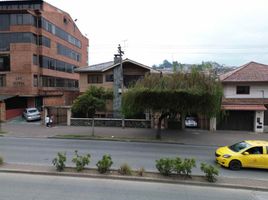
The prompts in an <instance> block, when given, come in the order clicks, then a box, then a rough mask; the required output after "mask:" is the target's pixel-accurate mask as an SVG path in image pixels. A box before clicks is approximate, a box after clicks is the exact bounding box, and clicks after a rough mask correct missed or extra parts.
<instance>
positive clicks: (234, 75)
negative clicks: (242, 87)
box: [220, 62, 268, 82]
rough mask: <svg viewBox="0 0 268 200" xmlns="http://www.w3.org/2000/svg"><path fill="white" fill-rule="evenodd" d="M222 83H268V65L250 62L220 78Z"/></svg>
mask: <svg viewBox="0 0 268 200" xmlns="http://www.w3.org/2000/svg"><path fill="white" fill-rule="evenodd" d="M220 80H221V81H222V82H268V65H264V64H260V63H256V62H250V63H247V64H245V65H243V66H241V67H239V68H237V69H235V70H233V71H230V72H227V73H226V74H223V75H221V76H220Z"/></svg>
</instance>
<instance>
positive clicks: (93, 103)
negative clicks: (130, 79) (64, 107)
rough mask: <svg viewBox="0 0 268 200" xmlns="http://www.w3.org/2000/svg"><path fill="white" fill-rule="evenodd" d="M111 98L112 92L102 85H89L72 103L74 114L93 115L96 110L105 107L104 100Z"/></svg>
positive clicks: (87, 116)
mask: <svg viewBox="0 0 268 200" xmlns="http://www.w3.org/2000/svg"><path fill="white" fill-rule="evenodd" d="M112 98H113V92H112V91H110V90H105V89H104V88H103V87H96V86H90V87H89V88H88V89H87V91H86V92H85V93H83V94H82V95H80V96H79V97H78V98H77V99H76V100H75V101H74V103H73V105H72V112H73V113H74V115H79V116H82V117H86V118H89V117H94V115H95V113H96V111H101V110H104V109H105V105H106V101H107V100H108V99H112Z"/></svg>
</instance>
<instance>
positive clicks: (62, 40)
mask: <svg viewBox="0 0 268 200" xmlns="http://www.w3.org/2000/svg"><path fill="white" fill-rule="evenodd" d="M75 21H76V20H73V19H72V18H71V16H70V15H69V14H68V13H66V12H64V11H62V10H60V9H59V8H56V7H54V6H52V5H50V4H48V3H46V2H44V1H42V0H32V1H1V2H0V101H1V102H2V105H1V108H2V109H1V110H2V116H3V113H5V114H4V116H3V118H2V119H5V118H6V119H9V118H11V117H13V116H16V115H19V114H20V113H21V112H22V110H23V108H26V107H37V108H41V107H42V106H51V105H70V104H71V103H72V101H73V100H74V98H76V96H77V95H78V94H79V89H78V88H79V87H78V80H79V75H78V74H76V73H74V70H75V69H76V68H79V67H81V66H87V63H88V55H87V52H88V51H87V48H88V39H87V38H86V37H85V36H83V34H82V33H81V32H80V30H79V29H78V28H77V26H76V24H75Z"/></svg>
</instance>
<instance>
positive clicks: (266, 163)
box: [263, 146, 268, 169]
mask: <svg viewBox="0 0 268 200" xmlns="http://www.w3.org/2000/svg"><path fill="white" fill-rule="evenodd" d="M264 150H266V151H265V152H264V154H263V168H265V169H268V146H265V147H264Z"/></svg>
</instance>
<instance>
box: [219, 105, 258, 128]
mask: <svg viewBox="0 0 268 200" xmlns="http://www.w3.org/2000/svg"><path fill="white" fill-rule="evenodd" d="M217 129H218V130H241V131H253V130H254V111H231V110H230V111H227V112H226V116H224V117H223V118H222V119H221V120H220V121H219V122H218V124H217Z"/></svg>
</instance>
